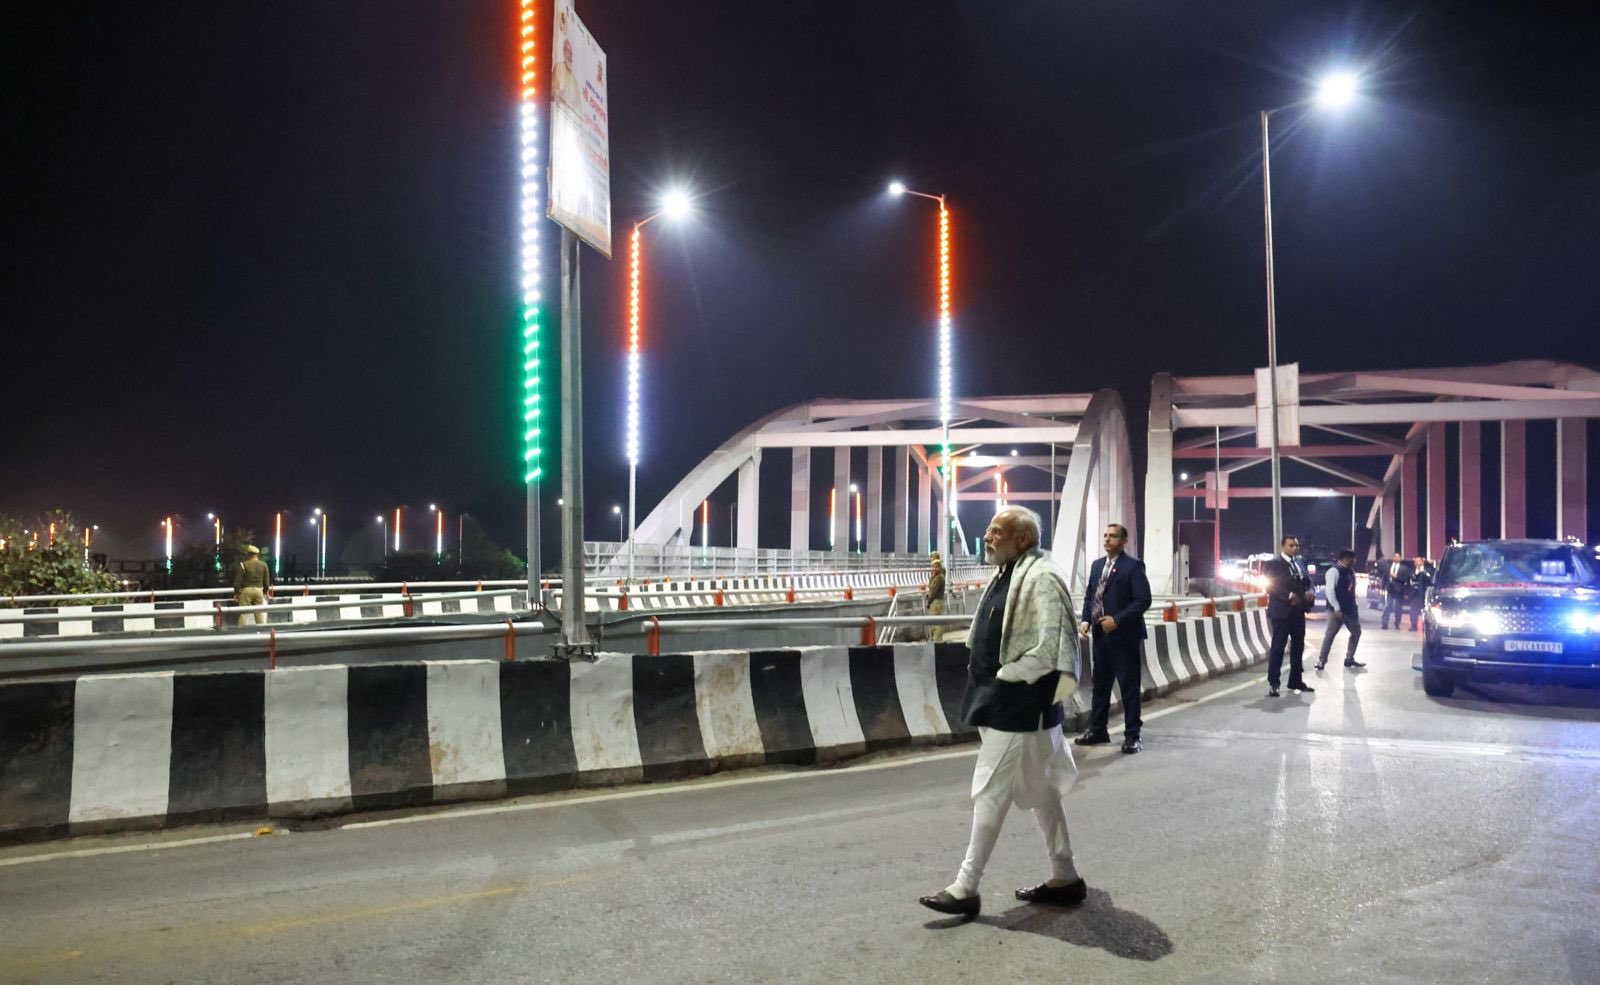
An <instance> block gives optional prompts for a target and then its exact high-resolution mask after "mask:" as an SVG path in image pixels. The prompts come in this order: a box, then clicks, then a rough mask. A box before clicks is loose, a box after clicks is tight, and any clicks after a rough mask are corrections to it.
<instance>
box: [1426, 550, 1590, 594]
mask: <svg viewBox="0 0 1600 985" xmlns="http://www.w3.org/2000/svg"><path fill="white" fill-rule="evenodd" d="M1503 585H1527V586H1534V585H1549V586H1554V587H1568V588H1571V587H1582V588H1600V564H1596V558H1595V555H1594V553H1593V552H1590V551H1586V550H1585V549H1583V548H1579V547H1574V546H1572V545H1570V544H1539V543H1510V542H1504V543H1489V544H1460V545H1457V546H1455V547H1453V548H1451V549H1450V552H1449V553H1448V554H1447V555H1445V559H1444V565H1443V566H1442V567H1441V568H1440V570H1439V587H1440V588H1478V587H1491V586H1503Z"/></svg>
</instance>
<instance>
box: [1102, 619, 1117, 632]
mask: <svg viewBox="0 0 1600 985" xmlns="http://www.w3.org/2000/svg"><path fill="white" fill-rule="evenodd" d="M1116 628H1117V621H1116V620H1115V619H1113V618H1111V617H1110V616H1105V617H1103V618H1101V620H1100V632H1102V633H1109V632H1111V631H1112V630H1114V629H1116Z"/></svg>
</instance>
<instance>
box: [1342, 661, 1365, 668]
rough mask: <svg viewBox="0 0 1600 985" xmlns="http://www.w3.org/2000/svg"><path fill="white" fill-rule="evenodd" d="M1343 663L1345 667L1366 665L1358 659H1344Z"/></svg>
mask: <svg viewBox="0 0 1600 985" xmlns="http://www.w3.org/2000/svg"><path fill="white" fill-rule="evenodd" d="M1344 665H1345V666H1346V667H1365V666H1366V664H1364V663H1362V662H1361V661H1359V660H1346V661H1345V662H1344Z"/></svg>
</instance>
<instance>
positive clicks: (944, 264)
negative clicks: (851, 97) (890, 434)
mask: <svg viewBox="0 0 1600 985" xmlns="http://www.w3.org/2000/svg"><path fill="white" fill-rule="evenodd" d="M889 194H890V195H893V196H895V197H896V198H899V197H901V196H904V195H915V196H916V197H918V198H925V199H928V200H929V201H932V202H937V203H938V204H939V240H938V246H939V250H938V256H939V292H938V299H939V431H940V436H939V468H940V469H941V470H943V471H944V479H945V483H944V495H943V496H941V497H940V501H941V502H942V503H943V506H944V518H943V520H944V522H943V523H942V524H941V525H940V529H939V550H940V553H941V554H948V553H949V552H950V534H951V527H952V526H953V525H954V524H953V520H954V517H955V498H956V484H955V481H954V470H953V468H952V467H951V466H952V464H953V463H951V461H950V413H951V404H952V402H953V400H952V397H951V389H952V378H953V373H954V371H953V369H952V365H951V364H952V360H953V353H952V345H953V343H952V341H951V338H950V330H951V314H950V206H949V203H948V202H946V200H945V197H944V196H943V195H930V194H928V193H927V192H919V191H915V190H913V189H911V188H907V187H906V186H905V184H904V183H903V182H900V181H893V182H890V184H889Z"/></svg>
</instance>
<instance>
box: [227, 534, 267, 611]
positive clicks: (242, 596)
mask: <svg viewBox="0 0 1600 985" xmlns="http://www.w3.org/2000/svg"><path fill="white" fill-rule="evenodd" d="M244 553H245V559H244V560H243V561H240V562H239V567H238V568H236V569H234V572H233V597H234V601H236V602H238V603H239V604H240V605H266V604H267V592H268V591H270V590H271V588H272V569H271V568H269V567H267V563H266V562H265V561H263V560H261V548H259V547H257V546H256V545H254V544H251V545H249V546H247V547H246V548H245V549H244ZM266 621H267V614H266V613H265V612H241V613H240V614H239V625H241V626H248V625H250V624H251V623H258V624H262V623H265V622H266Z"/></svg>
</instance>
